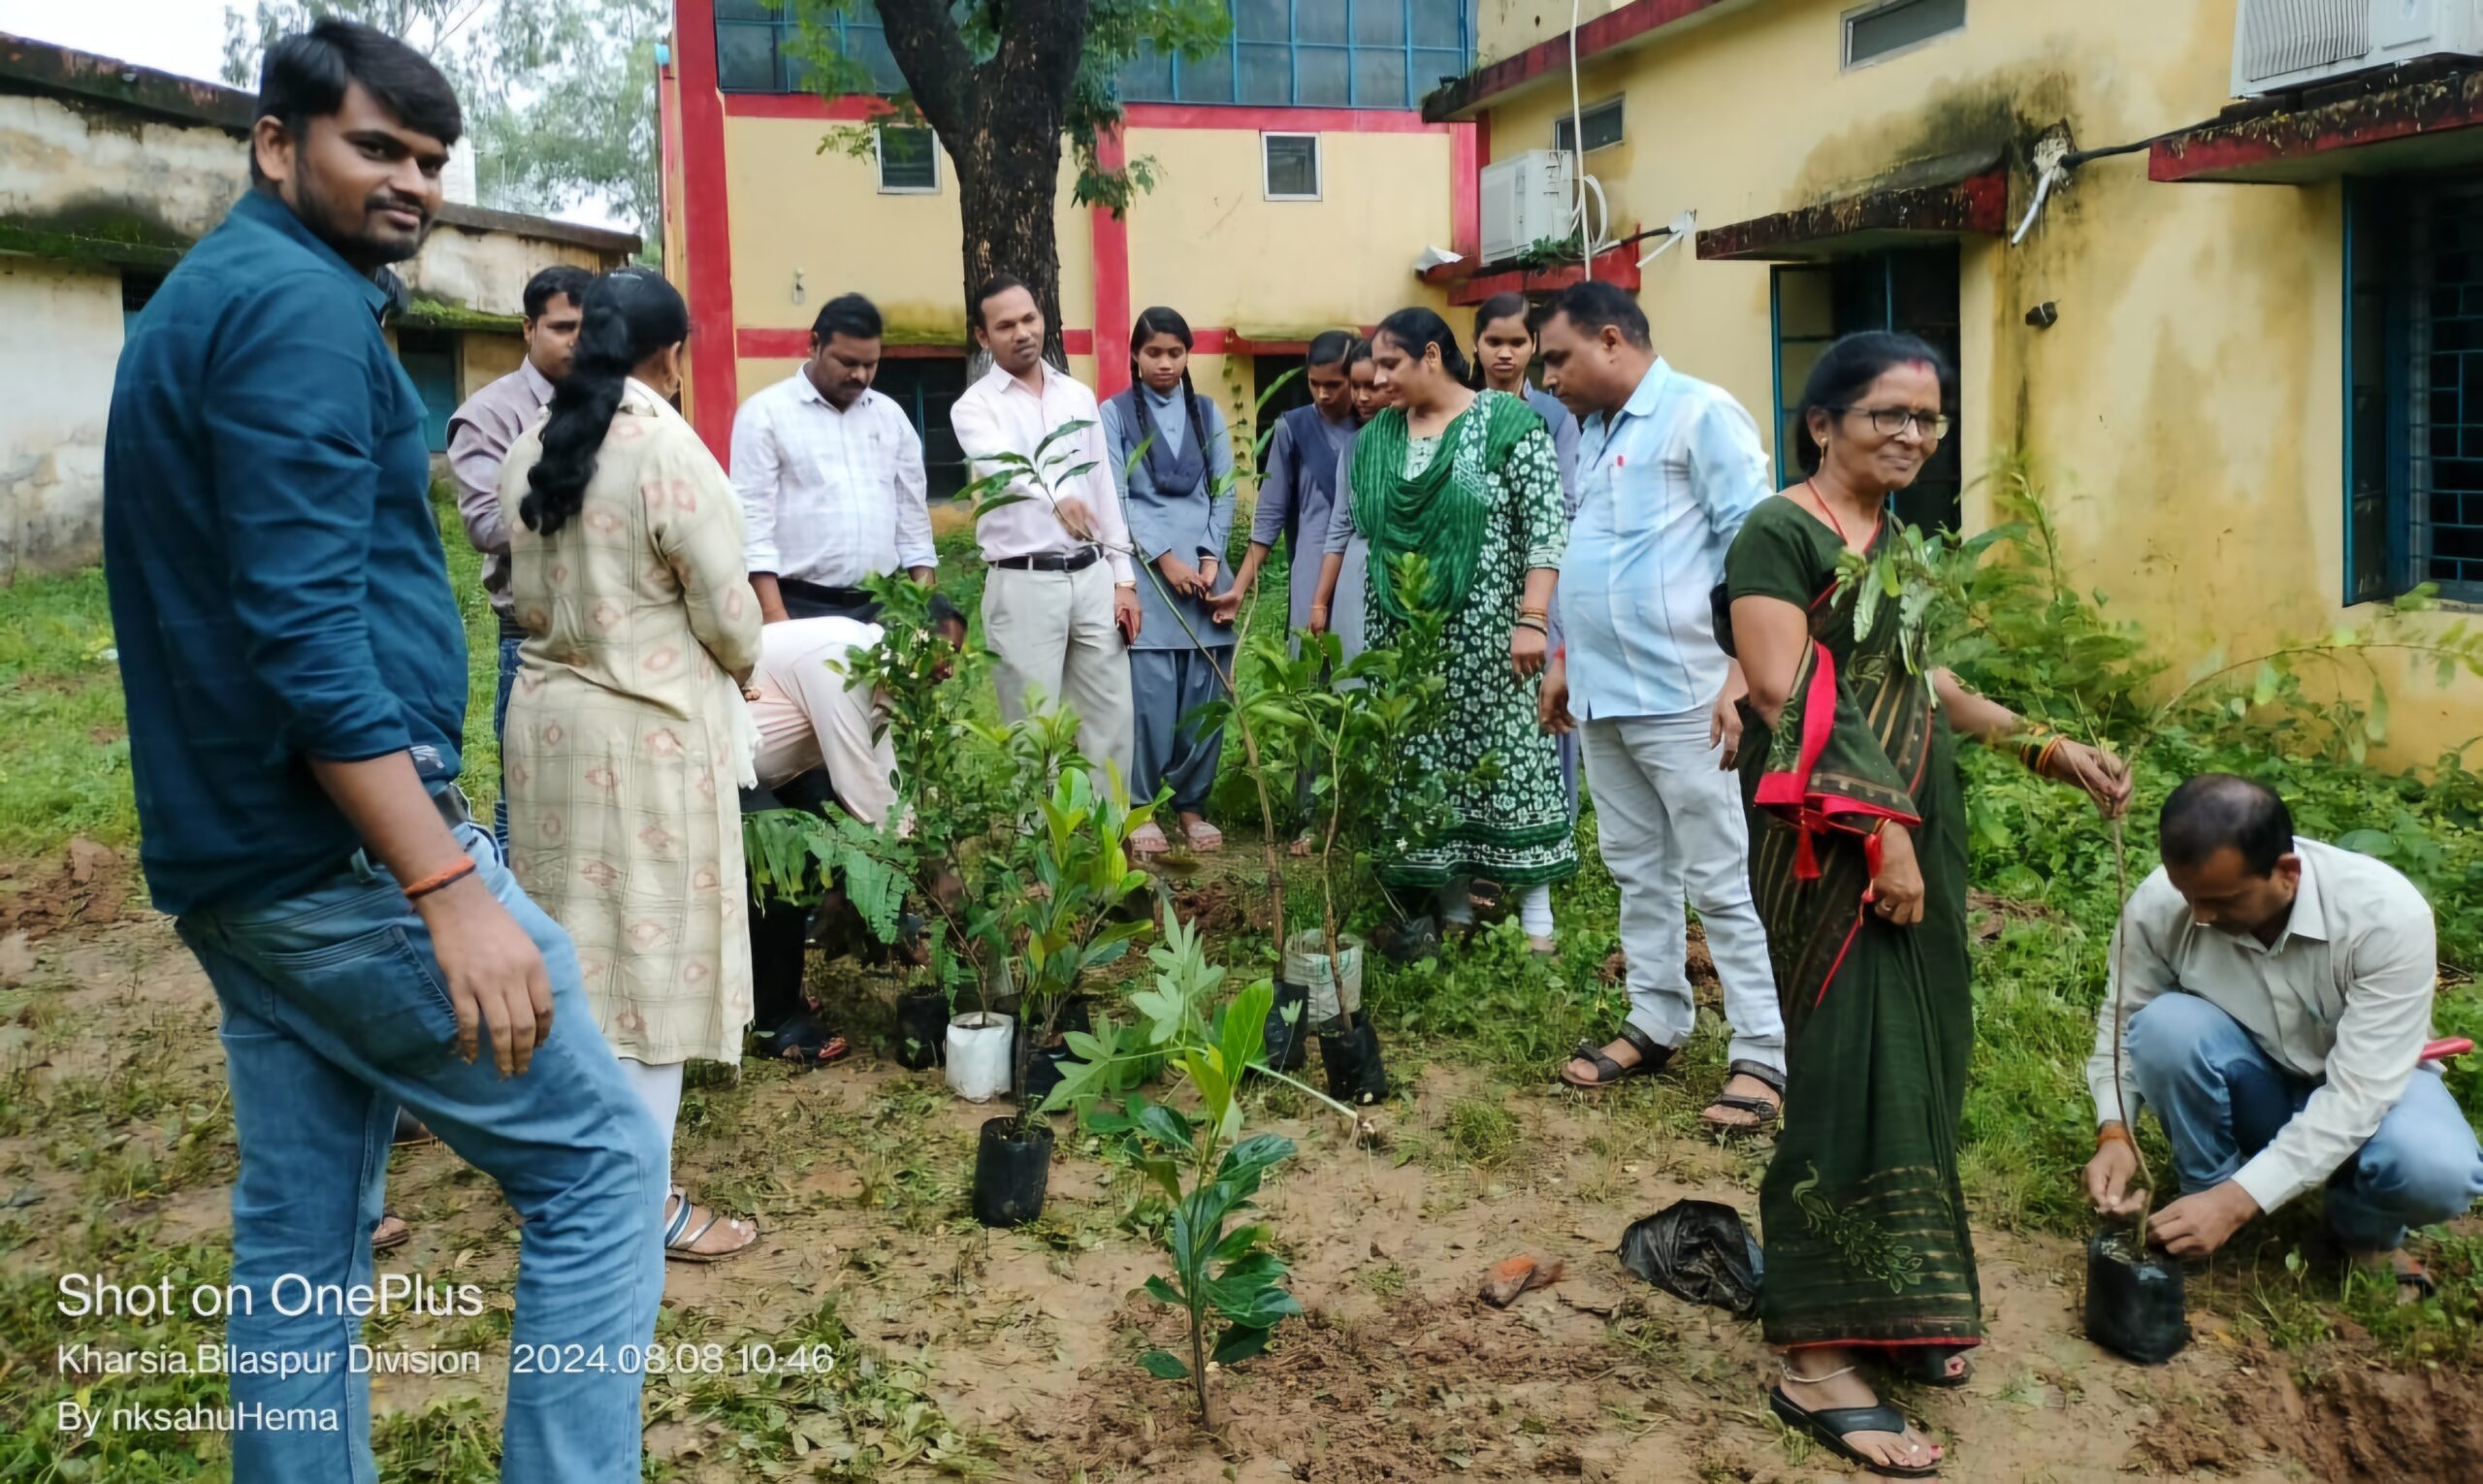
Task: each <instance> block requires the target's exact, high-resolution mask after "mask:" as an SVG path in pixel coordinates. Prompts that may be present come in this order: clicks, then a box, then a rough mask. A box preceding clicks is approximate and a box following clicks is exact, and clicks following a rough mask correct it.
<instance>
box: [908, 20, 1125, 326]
mask: <svg viewBox="0 0 2483 1484" xmlns="http://www.w3.org/2000/svg"><path fill="white" fill-rule="evenodd" d="M1087 6H1088V0H998V3H997V4H996V5H995V6H994V7H993V10H994V15H993V16H992V19H993V21H994V25H995V29H996V30H997V31H998V33H999V45H998V46H997V48H995V49H994V50H993V52H992V54H991V55H990V56H989V57H988V58H986V59H984V60H982V61H975V60H973V58H972V56H971V55H970V53H969V52H968V50H967V48H966V46H965V43H964V40H963V38H962V37H961V36H960V35H959V33H958V30H957V23H956V18H955V15H954V12H953V9H952V7H951V4H950V0H880V4H879V10H880V19H881V22H882V24H883V26H884V27H885V34H886V36H887V44H888V51H889V54H890V55H891V56H893V57H894V58H895V59H896V64H897V69H898V70H899V71H900V72H902V73H903V74H904V75H905V80H906V83H907V85H908V86H909V87H910V88H911V89H912V90H913V93H914V101H915V105H916V107H918V108H919V109H920V110H921V112H922V116H923V118H924V120H925V121H926V122H928V123H929V124H930V125H931V127H932V128H933V129H934V130H936V131H938V134H939V138H940V145H941V147H942V148H943V149H945V150H946V151H947V152H948V155H949V162H950V164H951V167H952V168H953V169H954V170H955V172H956V177H957V206H958V213H959V215H960V216H961V217H962V219H963V223H964V227H965V234H964V236H965V242H964V246H965V253H964V269H965V274H964V282H963V284H962V285H961V287H962V289H963V299H964V302H965V304H966V306H967V307H968V310H969V312H971V310H972V308H973V304H974V291H975V290H976V289H977V288H980V287H981V286H982V285H983V284H984V281H985V280H987V279H989V278H991V277H992V276H994V275H995V274H1010V275H1011V276H1013V277H1016V278H1018V279H1021V280H1023V281H1024V283H1025V285H1026V287H1027V288H1029V289H1031V290H1033V292H1034V296H1035V304H1036V305H1037V306H1039V307H1040V308H1042V310H1043V311H1044V326H1045V331H1044V353H1045V355H1046V356H1047V357H1048V358H1049V359H1050V360H1052V361H1054V362H1055V363H1058V364H1061V365H1066V364H1067V358H1066V356H1065V355H1064V354H1063V351H1062V343H1061V333H1060V330H1061V325H1060V244H1059V241H1058V238H1057V236H1056V234H1055V233H1054V231H1053V219H1052V211H1053V206H1054V203H1055V202H1056V201H1057V200H1058V198H1059V195H1060V131H1061V126H1062V124H1063V122H1064V121H1065V120H1066V119H1067V117H1068V114H1069V99H1070V90H1071V88H1072V87H1073V86H1074V85H1075V83H1076V81H1077V78H1078V65H1079V56H1080V51H1081V50H1082V49H1083V48H1084V46H1085V42H1086V23H1087V18H1088V15H1087Z"/></svg>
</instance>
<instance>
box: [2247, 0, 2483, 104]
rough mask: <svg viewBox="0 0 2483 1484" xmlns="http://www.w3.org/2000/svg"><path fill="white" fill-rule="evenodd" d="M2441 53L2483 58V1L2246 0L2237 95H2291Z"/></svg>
mask: <svg viewBox="0 0 2483 1484" xmlns="http://www.w3.org/2000/svg"><path fill="white" fill-rule="evenodd" d="M2442 54H2450V55H2458V56H2476V55H2483V0H2241V9H2240V12H2239V14H2238V15H2237V16H2236V17H2235V20H2234V27H2233V95H2234V96H2235V97H2237V98H2256V97H2258V96H2260V95H2261V94H2264V93H2280V92H2289V91H2291V90H2293V89H2295V88H2299V87H2306V86H2308V85H2310V84H2312V83H2317V82H2326V81H2331V80H2332V79H2336V78H2344V77H2351V76H2352V75H2354V74H2355V73H2359V72H2371V71H2375V70H2377V69H2379V68H2383V67H2395V66H2397V65H2399V64H2400V63H2403V62H2410V61H2413V60H2414V59H2415V58H2417V57H2427V56H2438V55H2442Z"/></svg>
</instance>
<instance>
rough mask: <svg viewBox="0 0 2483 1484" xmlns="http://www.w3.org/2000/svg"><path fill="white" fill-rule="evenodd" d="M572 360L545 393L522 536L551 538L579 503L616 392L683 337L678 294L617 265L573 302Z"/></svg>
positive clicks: (686, 321)
mask: <svg viewBox="0 0 2483 1484" xmlns="http://www.w3.org/2000/svg"><path fill="white" fill-rule="evenodd" d="M579 309H580V311H581V312H580V315H579V324H578V349H577V359H576V361H575V362H574V363H572V365H571V367H570V370H569V373H568V374H567V375H566V376H564V377H563V378H562V379H561V383H560V385H558V386H556V387H554V388H553V389H552V409H551V413H550V415H549V417H547V418H546V419H545V421H544V424H543V434H542V441H543V457H542V458H541V459H540V460H538V461H536V463H535V465H534V467H533V468H531V469H528V470H527V471H526V486H527V493H526V498H525V499H524V500H522V501H520V502H519V504H518V507H517V513H518V515H519V517H520V518H521V519H523V520H524V521H525V522H526V528H527V529H528V530H529V531H532V532H539V533H540V534H543V535H546V536H548V535H550V534H552V532H556V531H558V530H560V529H561V528H562V527H563V526H564V525H565V524H567V523H568V520H569V517H571V516H573V515H575V514H577V513H578V511H579V509H580V508H581V507H582V506H584V505H585V503H586V487H587V483H588V481H590V480H592V479H593V478H594V477H595V460H596V455H597V453H598V452H600V451H601V450H602V448H603V438H604V435H605V434H607V433H609V432H611V430H612V419H613V416H614V414H616V413H618V412H619V411H620V410H621V393H622V389H623V386H624V384H625V383H627V382H628V381H629V373H630V372H631V371H635V370H636V369H637V367H638V364H639V363H640V362H642V361H644V360H646V359H647V357H649V356H651V355H654V354H655V353H656V352H657V351H659V350H661V349H663V348H664V347H665V346H667V345H678V344H680V343H681V342H682V341H684V340H686V339H690V306H688V305H686V304H684V303H683V302H682V299H681V291H680V290H679V289H676V288H674V287H673V286H672V285H671V284H669V283H667V282H665V281H664V279H663V275H662V274H659V273H657V272H655V271H654V270H653V269H647V268H624V269H621V270H619V271H617V272H615V273H610V274H604V275H603V276H602V277H600V278H597V279H596V280H595V281H594V282H593V283H591V284H589V285H588V286H587V291H586V297H585V299H583V300H582V301H580V303H579Z"/></svg>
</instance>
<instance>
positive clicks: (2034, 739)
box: [2017, 722, 2052, 771]
mask: <svg viewBox="0 0 2483 1484" xmlns="http://www.w3.org/2000/svg"><path fill="white" fill-rule="evenodd" d="M2051 734H2052V729H2051V728H2050V727H2048V726H2045V725H2044V724H2043V723H2041V722H2028V723H2027V724H2026V727H2025V735H2024V736H2022V737H2020V738H2019V739H2018V742H2017V760H2018V761H2019V762H2022V763H2024V764H2025V765H2026V767H2027V769H2028V770H2029V771H2032V770H2033V768H2034V766H2035V753H2036V747H2037V744H2039V743H2041V742H2042V741H2043V740H2044V739H2045V738H2046V737H2048V736H2050V735H2051Z"/></svg>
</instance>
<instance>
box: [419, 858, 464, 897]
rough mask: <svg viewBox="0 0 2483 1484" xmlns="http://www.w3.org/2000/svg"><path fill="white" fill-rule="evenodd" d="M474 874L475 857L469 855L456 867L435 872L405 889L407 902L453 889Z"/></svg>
mask: <svg viewBox="0 0 2483 1484" xmlns="http://www.w3.org/2000/svg"><path fill="white" fill-rule="evenodd" d="M473 874H474V857H473V856H471V855H468V856H467V857H465V858H464V859H462V860H460V861H458V862H457V863H456V864H455V865H453V866H449V867H447V868H446V869H444V870H440V871H437V872H435V873H434V874H432V875H430V876H426V877H424V878H423V879H422V880H420V881H418V882H416V883H414V884H413V885H412V886H410V887H406V888H405V900H406V901H409V902H419V901H421V900H422V899H423V898H424V897H427V896H429V895H431V894H432V893H433V892H435V891H437V890H440V889H442V888H443V887H453V886H455V885H457V884H458V883H459V882H461V881H464V880H465V879H466V878H467V877H468V876H471V875H473Z"/></svg>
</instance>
